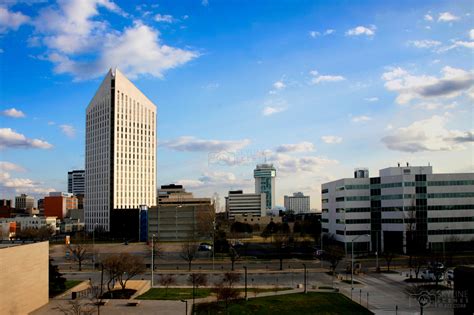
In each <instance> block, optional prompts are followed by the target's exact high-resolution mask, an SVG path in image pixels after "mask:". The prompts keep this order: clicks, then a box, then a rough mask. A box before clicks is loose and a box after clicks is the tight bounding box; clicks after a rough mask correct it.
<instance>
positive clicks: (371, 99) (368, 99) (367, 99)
mask: <svg viewBox="0 0 474 315" xmlns="http://www.w3.org/2000/svg"><path fill="white" fill-rule="evenodd" d="M364 100H365V101H367V102H377V101H378V100H379V98H378V97H366V98H364Z"/></svg>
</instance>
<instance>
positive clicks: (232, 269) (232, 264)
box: [232, 260, 235, 271]
mask: <svg viewBox="0 0 474 315" xmlns="http://www.w3.org/2000/svg"><path fill="white" fill-rule="evenodd" d="M234 263H235V261H234V260H232V271H234Z"/></svg>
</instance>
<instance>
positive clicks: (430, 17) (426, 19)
mask: <svg viewBox="0 0 474 315" xmlns="http://www.w3.org/2000/svg"><path fill="white" fill-rule="evenodd" d="M424 19H425V21H430V22H431V21H433V17H432V16H431V15H429V14H425V16H424Z"/></svg>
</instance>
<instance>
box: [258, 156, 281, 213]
mask: <svg viewBox="0 0 474 315" xmlns="http://www.w3.org/2000/svg"><path fill="white" fill-rule="evenodd" d="M253 177H254V178H255V193H256V194H261V193H265V198H266V200H265V207H266V209H268V210H270V209H273V208H274V207H275V177H276V170H275V168H274V167H273V164H258V165H257V167H256V168H255V170H254V171H253Z"/></svg>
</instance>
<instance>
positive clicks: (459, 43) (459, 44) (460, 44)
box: [438, 40, 474, 53]
mask: <svg viewBox="0 0 474 315" xmlns="http://www.w3.org/2000/svg"><path fill="white" fill-rule="evenodd" d="M451 42H452V44H451V45H449V46H445V47H441V48H439V49H438V52H441V53H442V52H446V51H448V50H451V49H455V48H469V49H474V41H464V40H452V41H451Z"/></svg>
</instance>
